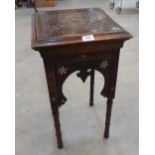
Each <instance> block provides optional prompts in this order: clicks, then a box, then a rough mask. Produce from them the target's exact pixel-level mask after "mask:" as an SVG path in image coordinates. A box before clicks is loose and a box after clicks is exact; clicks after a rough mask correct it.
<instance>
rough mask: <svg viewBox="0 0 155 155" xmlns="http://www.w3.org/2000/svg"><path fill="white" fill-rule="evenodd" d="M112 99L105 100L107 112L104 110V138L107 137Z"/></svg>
mask: <svg viewBox="0 0 155 155" xmlns="http://www.w3.org/2000/svg"><path fill="white" fill-rule="evenodd" d="M112 103H113V101H112V99H109V98H108V100H107V112H106V121H105V130H104V138H106V139H107V138H108V137H109V127H110V118H111V110H112Z"/></svg>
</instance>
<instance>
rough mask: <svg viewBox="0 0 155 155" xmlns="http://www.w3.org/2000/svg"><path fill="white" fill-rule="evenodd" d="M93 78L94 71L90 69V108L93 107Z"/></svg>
mask: <svg viewBox="0 0 155 155" xmlns="http://www.w3.org/2000/svg"><path fill="white" fill-rule="evenodd" d="M94 76H95V71H94V69H91V73H90V106H93V105H94Z"/></svg>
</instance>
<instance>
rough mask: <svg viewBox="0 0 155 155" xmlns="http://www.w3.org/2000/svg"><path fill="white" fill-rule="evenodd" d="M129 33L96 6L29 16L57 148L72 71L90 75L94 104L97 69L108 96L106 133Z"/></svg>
mask: <svg viewBox="0 0 155 155" xmlns="http://www.w3.org/2000/svg"><path fill="white" fill-rule="evenodd" d="M131 37H132V36H131V34H130V33H128V32H127V31H126V30H124V29H123V28H122V27H120V26H119V25H118V24H117V23H115V22H114V21H113V20H112V19H111V18H110V17H109V16H108V15H107V14H106V13H105V12H104V11H102V10H101V9H99V8H87V9H72V10H56V11H48V12H38V13H35V14H34V15H33V17H32V42H31V44H32V49H34V50H36V51H39V52H40V54H41V56H42V58H43V61H44V66H45V71H46V77H47V84H48V90H49V96H50V102H51V108H52V113H53V118H54V124H55V130H56V137H57V142H58V148H62V147H63V142H62V134H61V128H60V122H59V107H60V106H61V105H63V104H64V103H65V102H66V100H67V99H66V97H65V96H64V95H63V92H62V85H63V83H64V81H65V79H66V78H67V77H68V76H69V75H70V74H71V73H73V72H74V71H77V70H78V71H79V72H78V73H77V76H78V77H80V78H81V79H82V81H83V82H84V81H85V80H86V78H87V77H88V76H90V106H93V104H94V97H93V94H94V75H95V70H97V71H99V72H100V73H101V74H102V75H103V77H104V79H105V84H104V86H103V90H102V91H101V95H103V96H104V97H106V98H107V112H106V121H105V131H104V137H105V138H108V137H109V126H110V116H111V109H112V102H113V99H114V96H115V88H116V78H117V68H118V60H119V53H120V48H121V47H122V46H123V43H124V41H126V40H128V39H130V38H131Z"/></svg>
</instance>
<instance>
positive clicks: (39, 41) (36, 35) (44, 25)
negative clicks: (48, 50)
mask: <svg viewBox="0 0 155 155" xmlns="http://www.w3.org/2000/svg"><path fill="white" fill-rule="evenodd" d="M90 35H91V36H93V37H94V39H92V40H91V41H92V42H95V41H101V40H103V41H104V40H116V39H119V40H127V39H129V38H131V34H130V33H128V32H127V31H126V30H124V29H123V28H122V27H120V26H119V25H118V24H117V23H115V22H114V21H113V20H112V19H111V18H110V17H109V16H108V15H107V14H106V13H105V12H104V11H103V10H101V9H99V8H86V9H72V10H56V11H48V12H38V13H36V14H34V15H33V18H32V48H33V49H37V48H40V47H45V46H57V45H68V44H76V43H84V42H85V41H84V40H83V36H90Z"/></svg>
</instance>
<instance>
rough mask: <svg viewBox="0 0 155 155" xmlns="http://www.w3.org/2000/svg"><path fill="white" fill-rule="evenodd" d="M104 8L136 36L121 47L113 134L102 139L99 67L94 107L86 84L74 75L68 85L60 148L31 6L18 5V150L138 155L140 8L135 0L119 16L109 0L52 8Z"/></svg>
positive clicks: (73, 1) (26, 153)
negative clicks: (36, 48)
mask: <svg viewBox="0 0 155 155" xmlns="http://www.w3.org/2000/svg"><path fill="white" fill-rule="evenodd" d="M84 7H100V8H102V9H104V10H105V11H106V12H107V13H108V14H109V15H110V16H111V17H112V18H113V19H114V20H115V21H117V22H118V23H119V24H120V25H121V26H123V27H124V28H125V29H127V30H128V31H129V32H130V33H131V34H132V35H133V39H131V40H129V41H127V42H126V43H125V44H124V47H123V48H122V49H121V54H120V61H119V70H118V80H117V89H116V97H115V100H114V106H113V112H112V120H111V128H110V138H109V139H108V140H105V139H103V131H104V120H105V112H106V99H105V98H103V97H102V96H101V95H100V91H101V89H102V88H103V85H104V79H103V78H102V75H101V74H100V73H98V72H96V77H95V106H94V107H89V80H90V79H89V78H88V79H87V81H86V83H82V81H81V80H80V79H79V78H77V77H76V74H75V73H74V74H72V75H71V76H70V77H69V78H68V79H67V81H66V82H65V84H64V87H63V91H64V94H65V96H66V97H67V98H68V101H67V102H66V104H65V105H64V106H62V107H61V108H60V113H61V127H62V132H63V140H64V148H63V149H62V150H59V149H57V146H56V139H55V131H54V127H53V119H52V115H51V109H50V103H49V97H48V91H47V85H46V79H45V73H44V67H43V62H42V59H41V57H40V55H39V53H37V52H35V51H33V50H32V49H31V42H30V40H31V15H32V14H33V12H34V10H33V9H28V8H19V9H17V10H16V14H15V16H16V25H15V27H16V155H138V145H139V144H138V143H139V142H138V139H139V137H138V124H139V123H138V102H139V101H138V93H139V88H138V83H139V81H138V79H139V77H138V64H139V59H138V56H139V54H138V48H139V47H138V42H139V37H138V36H139V30H138V29H139V23H138V20H139V13H138V9H136V8H135V1H134V0H133V1H132V2H130V3H128V4H127V5H126V6H125V4H124V5H123V7H124V9H123V11H122V13H121V14H120V15H117V14H116V13H115V11H114V10H110V9H109V8H108V1H107V0H84V1H83V0H59V1H58V2H57V3H56V6H55V7H52V8H49V9H50V10H52V9H67V8H84Z"/></svg>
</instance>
